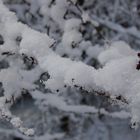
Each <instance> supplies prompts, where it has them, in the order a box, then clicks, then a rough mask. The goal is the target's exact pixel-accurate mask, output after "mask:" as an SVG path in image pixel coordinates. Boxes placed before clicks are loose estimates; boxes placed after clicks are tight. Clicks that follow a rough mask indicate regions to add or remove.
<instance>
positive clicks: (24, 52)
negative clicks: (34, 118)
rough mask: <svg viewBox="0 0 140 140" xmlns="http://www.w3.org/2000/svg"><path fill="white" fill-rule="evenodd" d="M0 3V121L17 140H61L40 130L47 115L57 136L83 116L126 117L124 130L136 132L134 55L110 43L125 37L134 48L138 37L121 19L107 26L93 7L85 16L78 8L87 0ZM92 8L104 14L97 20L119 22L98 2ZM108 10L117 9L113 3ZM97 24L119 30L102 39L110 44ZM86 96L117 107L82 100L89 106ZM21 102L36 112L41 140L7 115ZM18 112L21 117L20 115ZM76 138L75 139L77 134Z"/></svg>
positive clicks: (139, 82) (139, 58)
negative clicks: (26, 101) (39, 115)
mask: <svg viewBox="0 0 140 140" xmlns="http://www.w3.org/2000/svg"><path fill="white" fill-rule="evenodd" d="M3 2H4V4H5V5H7V7H9V8H10V10H11V11H15V12H16V14H15V13H14V12H11V11H10V10H9V9H8V8H7V7H6V6H5V5H4V4H3ZM3 2H2V1H0V83H1V84H0V85H1V94H0V118H1V119H4V120H6V121H8V122H9V123H10V124H11V125H12V126H13V127H14V128H15V129H16V130H17V132H18V131H19V132H20V133H18V134H17V135H21V136H20V137H22V138H28V137H26V136H32V138H35V139H39V140H44V139H46V138H48V139H55V138H58V139H59V138H60V139H62V138H64V137H65V135H64V133H58V134H57V132H59V131H60V130H55V131H54V132H56V133H55V134H53V135H50V134H49V133H50V132H51V130H52V129H55V128H53V126H52V125H51V126H50V128H48V127H49V126H45V125H47V124H48V125H49V124H50V121H49V120H47V121H46V120H45V119H46V118H47V116H46V112H47V113H48V117H50V118H51V117H52V118H53V119H52V120H53V121H54V120H55V121H56V122H55V121H54V122H53V123H54V125H55V123H56V125H60V128H61V130H64V131H65V133H68V134H69V135H72V134H73V133H74V132H73V131H74V129H76V128H78V126H74V125H72V124H76V123H77V124H78V125H79V126H81V125H83V124H84V121H85V120H86V119H87V118H88V117H89V116H90V115H91V114H98V116H99V117H101V116H102V115H106V116H110V117H112V118H120V119H127V118H130V119H131V127H132V128H135V129H136V128H138V126H139V123H140V107H139V103H140V99H139V98H140V93H139V91H140V53H139V52H138V51H137V50H135V49H132V48H131V47H130V46H129V45H128V44H127V43H126V42H124V41H118V40H120V38H121V36H122V35H125V34H126V35H125V37H124V39H123V40H125V41H128V40H129V39H130V38H131V40H132V42H133V40H134V39H132V38H134V37H135V38H137V41H136V42H135V44H139V41H138V39H139V38H140V34H139V31H138V30H136V28H135V27H134V28H125V27H124V24H125V21H124V23H123V21H122V20H118V21H116V24H115V23H113V22H109V21H108V20H109V19H108V20H103V18H102V19H100V18H98V17H96V16H95V15H96V11H98V10H97V9H96V7H95V9H94V8H93V11H92V10H91V9H90V8H89V10H88V9H87V8H86V7H90V5H91V3H94V0H31V1H30V0H23V1H22V0H19V1H18V0H12V1H10V0H3ZM97 3H98V6H99V7H100V8H101V9H100V10H103V11H104V12H103V11H100V10H99V11H98V14H99V15H102V17H105V16H106V15H104V14H107V16H108V17H109V18H112V19H113V20H112V21H115V20H116V19H117V18H119V17H118V13H117V9H115V12H114V14H112V15H111V13H108V11H109V12H110V11H111V10H112V9H111V7H109V9H103V8H102V7H104V6H103V5H104V2H103V1H102V2H99V1H98V2H97ZM134 4H135V3H134ZM115 5H116V6H115V7H116V8H119V3H117V2H116V3H115ZM93 7H94V5H93ZM107 10H108V11H107ZM102 13H104V14H102ZM123 16H124V15H122V16H121V17H120V18H123ZM121 21H122V22H121ZM120 22H121V23H120ZM117 23H118V24H117ZM102 24H104V26H107V27H108V28H110V29H111V30H113V31H116V32H119V33H118V34H117V35H116V34H115V33H114V32H113V31H112V32H110V34H108V36H113V38H112V41H109V42H108V41H107V39H106V38H103V37H104V36H105V37H106V36H107V31H106V30H105V29H102V26H101V25H102ZM119 24H120V25H119ZM130 24H132V23H130ZM135 24H136V26H138V25H137V23H135ZM125 26H131V25H125ZM138 28H139V27H138ZM99 40H100V42H101V43H99ZM103 40H104V41H103ZM116 40H117V41H116ZM129 41H130V40H129ZM132 42H130V44H132ZM77 94H78V95H77ZM89 95H94V96H95V97H96V96H98V97H99V98H104V99H105V100H106V102H107V103H108V104H109V105H112V106H115V105H118V106H119V108H120V109H119V111H118V110H117V111H114V112H113V111H108V110H107V109H106V107H105V106H101V107H98V106H94V103H91V104H90V103H86V102H87V101H86V100H89V101H88V102H91V101H92V100H91V99H89V98H87V97H86V96H89ZM26 96H28V98H31V99H32V100H33V101H34V102H35V103H34V104H35V105H36V106H37V107H38V109H39V110H41V111H42V112H43V113H42V114H44V121H46V123H47V124H44V129H45V130H42V131H44V132H42V133H43V134H37V132H36V131H35V130H34V129H33V128H28V127H26V126H25V125H24V122H23V121H22V120H21V118H20V117H19V116H16V115H15V114H13V113H12V111H11V110H12V107H13V106H14V105H15V104H17V103H18V102H19V101H20V100H21V99H22V98H25V97H26ZM92 102H94V101H92ZM101 102H102V101H101ZM55 111H56V112H58V114H57V116H53V115H52V116H51V113H52V114H53V113H54V112H55ZM21 112H22V113H23V114H24V111H22V110H21ZM56 112H55V113H56ZM55 113H54V114H55ZM69 114H70V115H69ZM76 115H77V116H76ZM78 115H81V118H80V117H79V118H78ZM84 115H85V116H84ZM83 116H84V117H83ZM90 117H91V116H90ZM58 118H59V119H60V121H58ZM50 120H51V119H50ZM79 120H82V121H79ZM69 122H71V123H69ZM81 123H83V124H81ZM70 124H71V126H69V125H70ZM33 126H34V125H33ZM76 132H77V133H78V134H79V135H80V133H81V132H82V128H79V130H78V129H77V130H76ZM23 134H24V135H25V136H24V135H23ZM78 134H77V138H78ZM38 135H40V136H38ZM42 135H43V136H42ZM75 138H76V136H75ZM64 139H65V138H64Z"/></svg>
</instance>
